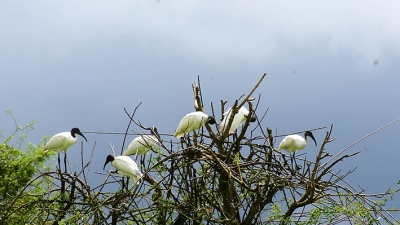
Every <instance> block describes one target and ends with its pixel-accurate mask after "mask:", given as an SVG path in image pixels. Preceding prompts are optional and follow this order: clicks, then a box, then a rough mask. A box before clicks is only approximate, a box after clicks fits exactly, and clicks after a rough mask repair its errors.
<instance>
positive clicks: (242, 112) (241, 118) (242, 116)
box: [218, 106, 256, 134]
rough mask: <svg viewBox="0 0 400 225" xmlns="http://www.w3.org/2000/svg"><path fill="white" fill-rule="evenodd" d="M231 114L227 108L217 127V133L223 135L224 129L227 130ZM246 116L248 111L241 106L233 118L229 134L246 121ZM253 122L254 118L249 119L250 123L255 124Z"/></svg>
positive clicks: (230, 109) (230, 110)
mask: <svg viewBox="0 0 400 225" xmlns="http://www.w3.org/2000/svg"><path fill="white" fill-rule="evenodd" d="M231 112H232V108H229V109H228V110H227V111H226V112H225V113H224V119H223V120H222V121H221V123H220V124H219V126H218V131H219V132H220V133H224V131H225V129H226V128H227V126H228V123H229V118H230V117H231ZM248 115H249V110H248V109H246V108H245V107H244V106H242V107H241V108H240V109H239V110H238V112H237V113H236V114H235V116H234V117H233V120H232V124H231V127H230V128H229V134H232V133H235V131H236V129H237V128H238V127H239V126H240V124H241V123H243V122H245V121H246V119H247V117H248ZM255 121H256V118H255V117H251V118H250V122H255Z"/></svg>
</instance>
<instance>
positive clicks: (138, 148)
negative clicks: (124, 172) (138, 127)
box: [122, 135, 160, 156]
mask: <svg viewBox="0 0 400 225" xmlns="http://www.w3.org/2000/svg"><path fill="white" fill-rule="evenodd" d="M159 144H160V142H159V141H158V139H157V137H155V136H153V135H140V136H139V137H136V138H135V139H133V141H132V142H131V143H130V144H129V146H128V148H127V149H126V150H125V151H124V152H123V153H122V155H124V156H128V155H135V154H139V155H145V154H146V153H147V152H148V151H149V150H150V149H151V148H154V147H157V146H158V145H159Z"/></svg>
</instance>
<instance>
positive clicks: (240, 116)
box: [43, 106, 317, 184]
mask: <svg viewBox="0 0 400 225" xmlns="http://www.w3.org/2000/svg"><path fill="white" fill-rule="evenodd" d="M231 112H232V109H231V108H229V109H228V110H227V111H226V112H225V113H224V118H223V120H222V121H221V123H220V124H219V125H218V131H219V132H220V133H224V132H225V130H226V129H229V134H233V133H235V132H236V129H237V128H238V127H239V126H240V125H241V124H242V123H243V122H245V121H246V120H247V119H248V116H249V110H247V109H246V108H245V107H243V106H242V107H241V108H240V109H239V110H238V111H237V113H236V114H235V115H234V117H233V119H232V123H231V124H229V120H230V117H231ZM255 121H256V118H255V117H251V118H250V122H255ZM206 123H209V124H215V123H216V121H215V119H214V117H212V116H209V115H207V114H205V113H204V112H201V111H196V112H192V113H189V114H187V115H186V116H185V117H183V119H182V120H181V121H180V123H179V125H178V127H177V128H176V131H175V133H174V136H175V137H176V138H181V137H183V136H184V135H185V134H188V133H190V132H192V131H193V132H194V131H196V130H199V129H200V128H201V127H202V126H203V125H204V124H206ZM76 135H80V136H82V137H83V138H84V139H85V140H86V141H87V139H86V137H85V136H84V135H83V134H82V133H81V131H80V130H79V129H78V128H76V127H74V128H72V129H71V131H70V132H62V133H58V134H56V135H54V136H53V137H51V138H50V140H49V141H48V142H47V143H46V145H45V146H44V149H43V150H45V151H48V150H55V151H58V152H61V151H62V152H64V153H65V154H66V152H67V150H68V148H69V147H70V146H71V145H73V144H75V143H76V142H77V140H78V138H77V136H76ZM307 137H311V138H312V139H313V140H314V142H315V145H317V142H316V141H315V138H314V136H313V134H312V133H311V131H307V132H305V133H304V138H303V137H301V136H300V135H297V134H294V135H288V136H286V137H285V138H284V139H283V140H282V142H281V143H280V145H279V148H278V150H286V151H287V152H289V153H293V157H294V153H295V152H296V151H298V150H302V149H304V148H305V147H306V145H307ZM159 144H160V142H159V138H157V137H156V136H155V135H141V136H139V137H136V138H135V139H134V140H133V141H132V142H131V143H130V144H129V146H128V148H127V149H126V150H125V151H124V152H123V154H122V155H121V156H113V155H108V156H107V158H106V162H105V164H104V167H103V169H105V167H106V165H107V164H108V163H109V162H111V164H112V166H113V167H115V168H116V169H117V170H118V174H119V175H120V176H121V177H124V176H125V177H130V178H132V179H133V180H134V181H135V183H136V184H139V181H140V179H141V178H142V177H143V174H142V173H141V172H140V169H139V167H138V166H137V164H136V163H135V161H134V160H132V158H130V157H129V156H130V155H137V154H139V155H145V154H147V152H148V151H149V150H150V149H152V148H155V147H156V146H158V145H159ZM58 163H59V164H60V154H59V153H58ZM64 163H66V157H65V156H64Z"/></svg>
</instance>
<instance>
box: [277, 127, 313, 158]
mask: <svg viewBox="0 0 400 225" xmlns="http://www.w3.org/2000/svg"><path fill="white" fill-rule="evenodd" d="M307 137H311V139H313V141H314V142H315V146H317V142H316V141H315V138H314V135H313V134H312V133H311V131H306V132H305V133H304V137H302V136H300V135H298V134H292V135H288V136H286V137H285V138H284V139H283V140H282V142H281V143H280V144H279V147H278V150H279V151H280V150H285V151H287V152H289V153H295V152H296V151H298V150H303V149H304V148H305V147H306V146H307V143H308V140H307Z"/></svg>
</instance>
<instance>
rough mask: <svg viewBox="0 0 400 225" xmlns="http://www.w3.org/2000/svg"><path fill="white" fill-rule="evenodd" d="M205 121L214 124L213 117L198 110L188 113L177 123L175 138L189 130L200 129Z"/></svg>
mask: <svg viewBox="0 0 400 225" xmlns="http://www.w3.org/2000/svg"><path fill="white" fill-rule="evenodd" d="M205 123H209V124H214V123H215V119H214V117H212V116H209V115H207V114H205V113H203V112H200V111H197V112H192V113H189V114H187V115H186V116H185V117H183V119H182V120H181V122H180V123H179V125H178V127H177V128H176V131H175V133H174V136H175V137H177V138H180V137H183V135H185V134H187V133H189V132H192V131H195V130H198V129H200V128H201V127H202V126H203V125H204V124H205Z"/></svg>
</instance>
